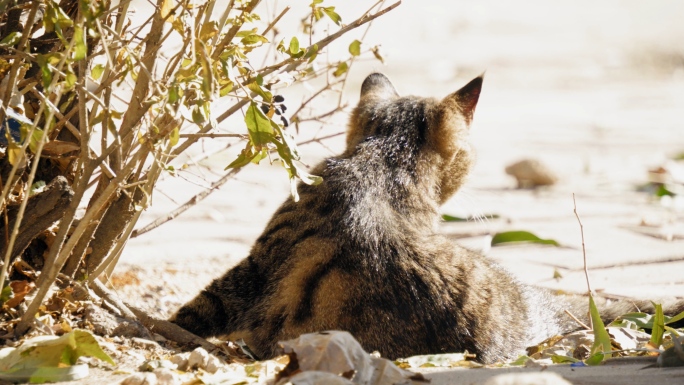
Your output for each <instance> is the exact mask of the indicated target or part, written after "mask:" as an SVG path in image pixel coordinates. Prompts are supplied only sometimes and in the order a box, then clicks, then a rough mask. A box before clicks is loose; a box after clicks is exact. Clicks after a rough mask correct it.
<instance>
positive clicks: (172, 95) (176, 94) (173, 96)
mask: <svg viewBox="0 0 684 385" xmlns="http://www.w3.org/2000/svg"><path fill="white" fill-rule="evenodd" d="M178 100H180V87H178V84H175V83H174V84H173V85H171V87H169V103H171V104H174V103H176V102H177V101H178Z"/></svg>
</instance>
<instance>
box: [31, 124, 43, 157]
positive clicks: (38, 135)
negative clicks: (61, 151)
mask: <svg viewBox="0 0 684 385" xmlns="http://www.w3.org/2000/svg"><path fill="white" fill-rule="evenodd" d="M41 140H43V130H41V129H39V128H36V129H34V130H33V134H32V135H31V139H30V141H29V148H30V149H31V152H33V153H34V154H35V153H36V151H37V150H38V143H40V141H41Z"/></svg>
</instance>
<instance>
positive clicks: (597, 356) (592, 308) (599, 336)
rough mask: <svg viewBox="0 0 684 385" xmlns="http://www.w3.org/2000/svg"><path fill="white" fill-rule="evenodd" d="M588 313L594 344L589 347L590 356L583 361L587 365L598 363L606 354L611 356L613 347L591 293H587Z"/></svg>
mask: <svg viewBox="0 0 684 385" xmlns="http://www.w3.org/2000/svg"><path fill="white" fill-rule="evenodd" d="M589 315H590V317H591V323H592V326H593V329H594V344H593V345H592V347H591V356H590V357H589V358H587V359H586V360H585V361H584V363H585V364H587V365H598V364H599V363H601V361H603V358H604V356H605V355H606V354H607V355H608V356H609V357H610V356H611V353H610V352H611V351H612V350H613V349H612V345H611V343H610V335H608V331H607V330H606V326H605V325H604V324H603V320H601V315H600V314H599V311H598V308H597V307H596V303H595V302H594V297H592V296H591V295H589Z"/></svg>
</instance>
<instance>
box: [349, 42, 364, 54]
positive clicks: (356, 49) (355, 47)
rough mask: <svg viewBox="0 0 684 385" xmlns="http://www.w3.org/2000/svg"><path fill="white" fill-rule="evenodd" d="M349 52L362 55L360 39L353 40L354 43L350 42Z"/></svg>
mask: <svg viewBox="0 0 684 385" xmlns="http://www.w3.org/2000/svg"><path fill="white" fill-rule="evenodd" d="M349 53H350V54H352V56H359V55H361V42H360V41H358V40H354V41H352V43H351V44H349Z"/></svg>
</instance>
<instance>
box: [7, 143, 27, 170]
mask: <svg viewBox="0 0 684 385" xmlns="http://www.w3.org/2000/svg"><path fill="white" fill-rule="evenodd" d="M24 159H25V158H24V152H23V151H22V150H21V146H20V145H19V144H17V143H16V142H15V141H14V140H10V141H9V142H8V143H7V160H9V162H10V164H11V165H12V166H15V165H17V163H19V162H22V160H24ZM22 163H23V162H22Z"/></svg>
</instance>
